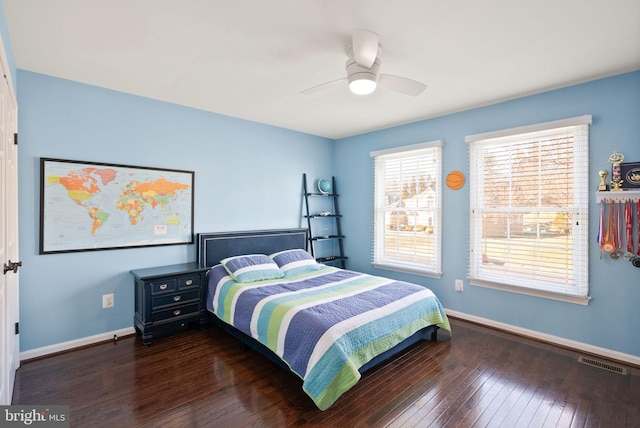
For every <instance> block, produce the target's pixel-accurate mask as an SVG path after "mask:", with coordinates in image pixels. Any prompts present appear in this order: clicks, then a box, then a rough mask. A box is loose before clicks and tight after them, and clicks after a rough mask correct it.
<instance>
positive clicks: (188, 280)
mask: <svg viewBox="0 0 640 428" xmlns="http://www.w3.org/2000/svg"><path fill="white" fill-rule="evenodd" d="M184 283H185V284H187V285H191V284H193V280H192V279H187V280H186V281H185V282H184Z"/></svg>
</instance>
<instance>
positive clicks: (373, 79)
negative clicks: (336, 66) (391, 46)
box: [300, 29, 427, 97]
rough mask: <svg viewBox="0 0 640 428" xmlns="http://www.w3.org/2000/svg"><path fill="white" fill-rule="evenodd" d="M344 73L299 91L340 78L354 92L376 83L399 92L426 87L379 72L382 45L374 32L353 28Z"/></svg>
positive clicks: (417, 92)
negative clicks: (346, 82)
mask: <svg viewBox="0 0 640 428" xmlns="http://www.w3.org/2000/svg"><path fill="white" fill-rule="evenodd" d="M346 53H347V63H346V69H347V77H345V78H342V79H337V80H332V81H330V82H325V83H322V84H320V85H317V86H314V87H312V88H309V89H305V90H304V91H302V92H300V93H301V94H313V93H316V92H319V91H322V90H325V89H327V88H329V87H331V86H334V85H335V84H338V83H340V82H344V81H348V82H349V89H350V90H351V92H353V93H354V94H358V95H366V94H370V93H372V92H373V91H375V90H376V87H377V86H378V85H380V86H382V87H385V88H387V89H390V90H392V91H395V92H399V93H401V94H405V95H410V96H414V97H415V96H418V95H420V94H421V93H422V92H423V91H424V90H425V89H426V87H427V85H425V84H424V83H420V82H417V81H415V80H412V79H408V78H406V77H401V76H394V75H392V74H380V65H381V60H380V56H381V55H382V47H381V46H380V43H379V36H378V34H376V33H374V32H372V31H368V30H362V29H355V30H354V32H353V38H352V43H351V45H349V46H348V47H347V52H346Z"/></svg>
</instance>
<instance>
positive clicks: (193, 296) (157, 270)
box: [131, 263, 209, 346]
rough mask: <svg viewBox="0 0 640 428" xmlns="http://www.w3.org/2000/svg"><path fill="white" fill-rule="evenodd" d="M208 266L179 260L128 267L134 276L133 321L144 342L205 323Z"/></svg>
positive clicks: (149, 342)
mask: <svg viewBox="0 0 640 428" xmlns="http://www.w3.org/2000/svg"><path fill="white" fill-rule="evenodd" d="M208 270H209V268H208V267H204V266H202V265H200V264H198V263H182V264H177V265H169V266H158V267H153V268H146V269H135V270H132V271H131V274H132V275H133V277H134V278H135V316H134V318H133V323H134V327H135V329H136V332H137V333H138V334H139V335H140V336H141V337H142V343H143V344H144V345H145V346H148V345H150V344H151V342H152V341H153V340H154V338H157V337H160V336H166V335H169V334H173V333H176V332H178V331H181V330H185V329H186V328H188V327H189V326H192V325H196V324H197V325H198V326H199V327H200V328H201V329H204V328H205V327H206V325H207V310H206V306H205V301H204V300H205V296H206V286H207V284H206V279H205V278H206V273H207V271H208Z"/></svg>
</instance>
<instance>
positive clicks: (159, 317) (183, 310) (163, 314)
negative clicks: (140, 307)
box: [152, 303, 200, 322]
mask: <svg viewBox="0 0 640 428" xmlns="http://www.w3.org/2000/svg"><path fill="white" fill-rule="evenodd" d="M198 312H200V305H199V304H198V303H194V304H193V305H185V306H178V307H174V308H171V309H165V310H163V311H157V312H154V313H153V316H152V318H153V322H158V321H165V320H170V319H172V318H180V317H184V316H188V315H193V314H197V313H198Z"/></svg>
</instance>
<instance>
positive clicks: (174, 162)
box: [18, 70, 334, 352]
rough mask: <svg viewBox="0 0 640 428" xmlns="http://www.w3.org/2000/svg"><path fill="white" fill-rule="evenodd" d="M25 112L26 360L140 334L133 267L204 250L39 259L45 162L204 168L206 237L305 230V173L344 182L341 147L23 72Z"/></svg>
mask: <svg viewBox="0 0 640 428" xmlns="http://www.w3.org/2000/svg"><path fill="white" fill-rule="evenodd" d="M18 105H19V133H20V145H19V187H20V196H19V210H20V257H21V260H22V262H23V268H22V269H21V270H20V340H21V342H20V348H21V351H23V352H24V351H27V350H30V349H35V348H39V347H43V346H47V345H52V344H57V343H61V342H66V341H70V340H74V339H78V338H84V337H87V336H92V335H95V334H99V333H105V332H109V331H114V330H118V329H122V328H126V327H131V326H132V325H133V311H134V309H133V305H134V297H133V278H132V276H131V275H130V274H129V273H128V272H129V270H130V269H135V268H143V267H150V266H160V265H167V264H174V263H182V262H187V261H192V260H196V247H195V245H178V246H165V247H152V248H136V249H124V250H110V251H92V252H83V253H65V254H49V255H38V248H39V247H38V245H39V241H38V239H39V235H38V233H39V194H40V191H39V186H40V181H39V179H40V177H39V175H40V171H39V159H40V158H41V157H53V158H61V159H73V160H81V161H95V162H107V163H117V164H126V165H140V166H150V167H159V168H173V169H182V170H191V171H195V182H196V184H195V210H194V214H195V222H194V224H195V231H196V233H197V232H213V231H228V230H246V229H249V230H250V229H263V228H265V229H266V228H289V227H299V226H304V224H303V223H302V217H301V209H302V197H301V194H302V173H304V172H306V173H307V174H308V175H309V176H310V177H320V176H331V174H332V173H333V150H334V142H333V141H332V140H328V139H324V138H320V137H316V136H312V135H308V134H303V133H299V132H295V131H291V130H286V129H281V128H276V127H273V126H267V125H262V124H258V123H254V122H249V121H245V120H240V119H236V118H231V117H225V116H221V115H217V114H212V113H207V112H203V111H200V110H194V109H189V108H186V107H181V106H177V105H174V104H169V103H163V102H159V101H154V100H150V99H146V98H142V97H137V96H133V95H128V94H124V93H120V92H115V91H110V90H106V89H102V88H98V87H94V86H89V85H83V84H79V83H75V82H70V81H67V80H62V79H58V78H54V77H49V76H44V75H41V74H36V73H31V72H26V71H22V70H19V71H18ZM107 293H114V294H115V307H114V308H111V309H102V295H103V294H107Z"/></svg>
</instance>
